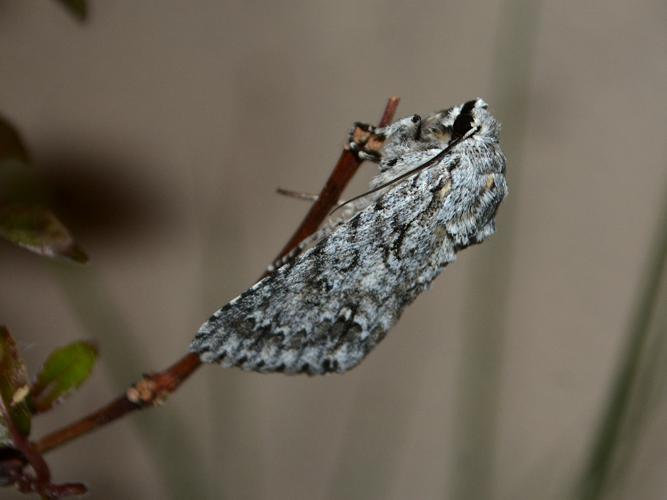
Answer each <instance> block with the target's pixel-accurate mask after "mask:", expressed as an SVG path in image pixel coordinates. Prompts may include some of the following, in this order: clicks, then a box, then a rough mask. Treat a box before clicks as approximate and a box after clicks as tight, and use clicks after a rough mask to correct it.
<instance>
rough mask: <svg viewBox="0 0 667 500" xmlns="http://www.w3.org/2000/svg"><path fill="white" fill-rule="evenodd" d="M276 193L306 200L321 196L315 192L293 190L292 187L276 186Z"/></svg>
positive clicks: (313, 199) (315, 199)
mask: <svg viewBox="0 0 667 500" xmlns="http://www.w3.org/2000/svg"><path fill="white" fill-rule="evenodd" d="M276 193H278V194H281V195H283V196H287V197H288V198H294V199H295V200H304V201H317V199H318V198H319V196H318V195H317V194H315V193H305V192H303V191H292V190H291V189H284V188H281V187H279V188H276Z"/></svg>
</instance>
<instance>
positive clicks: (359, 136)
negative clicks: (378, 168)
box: [347, 122, 386, 163]
mask: <svg viewBox="0 0 667 500" xmlns="http://www.w3.org/2000/svg"><path fill="white" fill-rule="evenodd" d="M385 139H386V136H385V135H384V134H383V133H381V132H378V129H377V128H375V127H374V126H373V125H369V124H368V123H361V122H355V124H354V127H352V129H351V130H350V133H349V134H348V140H347V149H348V150H350V151H352V153H354V154H355V155H356V156H357V158H359V159H360V160H369V161H372V162H374V163H380V161H382V155H381V154H380V149H382V146H383V144H384V141H385Z"/></svg>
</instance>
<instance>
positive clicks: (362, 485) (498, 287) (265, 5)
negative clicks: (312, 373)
mask: <svg viewBox="0 0 667 500" xmlns="http://www.w3.org/2000/svg"><path fill="white" fill-rule="evenodd" d="M665 26H667V4H666V3H665V2H664V1H658V0H638V1H634V2H627V1H620V0H606V1H602V0H597V1H593V2H575V1H572V0H568V1H564V2H546V1H542V2H540V1H531V0H496V1H490V2H454V1H442V0H439V1H430V0H429V1H417V2H402V1H397V0H392V1H384V2H382V1H361V2H360V1H349V0H341V1H337V2H322V1H312V0H311V1H301V0H298V1H293V2H270V1H259V0H257V1H242V0H225V1H217V0H216V1H213V0H201V1H199V2H186V3H184V2H178V1H173V0H169V1H163V2H136V1H129V0H117V1H114V2H102V1H94V0H92V1H91V3H90V12H89V16H88V19H87V20H86V21H85V22H79V21H77V20H76V19H75V18H74V17H73V16H71V15H70V14H69V13H68V12H67V11H66V10H65V9H63V8H62V6H61V5H59V4H58V3H57V2H44V1H42V0H0V75H1V80H0V113H1V114H3V115H4V116H6V117H7V118H8V119H9V120H11V122H12V123H13V124H14V125H15V126H16V127H17V128H18V129H19V130H20V131H21V133H22V135H23V138H24V140H25V142H26V143H27V145H28V147H29V149H30V151H31V155H32V163H33V164H34V167H33V168H35V169H36V170H37V171H38V172H39V174H40V175H42V176H43V177H44V179H45V180H46V181H47V185H48V186H49V188H50V190H51V193H52V199H53V204H54V205H53V206H54V211H55V212H56V213H57V214H58V215H59V216H60V218H61V220H63V221H64V222H65V223H66V224H67V226H68V227H69V228H70V229H71V231H72V233H73V234H74V235H75V237H76V239H77V240H78V241H79V243H80V244H81V245H82V246H83V247H84V248H85V250H86V251H87V253H88V254H89V255H90V257H91V260H90V262H89V264H88V265H85V266H82V265H77V264H75V263H70V262H68V261H63V260H57V261H52V260H48V259H45V258H43V257H39V256H36V255H34V254H31V253H28V252H26V251H25V250H21V249H19V248H16V247H14V246H12V245H11V244H9V243H7V242H4V241H0V279H1V280H2V281H1V283H2V286H1V287H0V313H1V314H0V323H3V324H6V325H7V326H8V328H9V329H10V331H11V332H12V334H13V336H14V337H15V339H16V341H17V343H18V345H19V348H20V349H21V351H22V353H23V355H24V357H25V358H26V360H27V362H28V365H29V367H30V369H31V370H32V371H33V372H34V371H35V370H37V368H38V367H39V365H40V363H41V362H42V360H43V359H44V357H45V356H46V355H47V354H48V353H49V352H50V351H51V350H53V349H54V348H55V347H57V346H60V345H63V344H65V343H67V342H70V341H73V340H77V339H92V340H94V341H96V342H97V345H98V347H99V350H100V353H101V357H100V361H99V364H98V366H97V367H96V369H95V372H94V375H93V377H92V379H91V381H90V382H88V384H87V385H86V386H84V387H83V388H82V389H81V391H79V392H78V393H77V395H75V396H73V397H72V398H71V400H69V401H68V402H67V404H64V405H63V406H62V407H60V408H58V409H57V410H54V411H53V412H52V413H50V414H48V415H44V416H41V417H39V418H37V419H36V420H35V422H34V431H33V436H35V437H39V436H41V435H43V434H45V433H46V432H48V431H50V430H53V429H55V428H57V427H59V426H60V425H63V424H65V423H67V422H70V421H71V420H73V419H74V418H78V417H80V416H82V415H83V414H85V413H87V412H89V411H91V410H93V409H95V408H97V407H98V406H99V405H101V404H103V403H106V402H107V401H109V400H110V399H111V398H112V397H115V396H116V395H117V394H119V393H120V392H122V391H123V390H124V389H125V388H126V387H127V385H128V384H129V383H131V382H132V381H134V380H136V379H137V378H138V377H139V376H140V375H141V374H142V373H143V372H149V371H151V370H158V369H163V368H165V367H166V366H167V365H168V364H170V363H171V362H173V361H174V360H176V359H177V358H178V357H179V356H180V355H182V354H183V353H184V352H185V349H186V348H187V345H188V344H189V342H190V340H191V338H192V336H193V334H194V332H195V331H196V330H197V328H198V327H199V325H200V324H201V323H202V322H203V321H204V320H205V319H206V318H207V317H208V316H209V315H210V314H211V313H212V312H213V311H214V310H215V309H217V308H218V307H219V306H220V305H222V304H224V303H225V302H227V301H228V300H229V299H231V298H233V297H234V296H236V295H237V294H238V293H240V292H241V291H243V290H244V289H246V288H247V287H248V286H250V285H251V284H252V283H253V282H254V281H255V280H256V278H257V277H258V276H259V275H260V273H261V272H262V271H263V269H264V268H265V266H266V265H267V264H268V263H269V262H270V261H271V259H272V258H273V257H274V256H275V255H276V253H277V252H278V250H279V249H280V248H281V247H282V245H283V244H284V243H285V241H286V240H287V238H288V237H289V236H290V235H291V233H292V231H293V230H294V228H295V227H296V225H297V223H298V222H299V221H300V218H301V217H302V215H303V214H304V213H305V210H306V209H307V204H305V203H304V202H300V201H297V200H292V199H287V198H283V197H279V196H278V195H276V194H275V188H276V187H278V186H281V187H286V188H289V189H294V190H300V191H310V192H315V191H318V190H319V188H320V187H321V185H322V183H323V182H324V180H325V179H326V177H327V176H328V174H329V172H330V169H331V168H332V167H333V165H334V163H335V161H336V159H337V157H338V154H339V152H340V150H341V147H342V145H343V142H344V138H345V136H346V132H347V130H348V128H349V126H350V125H351V123H352V122H353V121H355V120H361V121H367V122H374V121H377V120H378V118H379V116H380V113H381V111H382V109H383V107H384V104H385V101H386V98H387V97H388V96H390V95H398V96H401V99H402V100H401V105H400V107H399V111H398V115H399V116H403V115H410V114H413V113H427V112H429V111H433V110H436V109H440V108H443V107H448V106H450V105H454V104H458V103H461V102H463V101H465V100H468V99H471V98H474V97H477V96H481V97H483V98H484V99H485V100H487V102H489V104H490V110H491V111H492V112H493V113H494V114H495V115H496V117H497V118H498V119H499V120H500V121H501V122H502V123H503V136H502V143H503V149H504V150H505V152H506V154H507V157H508V182H509V186H510V196H509V197H508V199H507V200H506V202H505V203H504V205H503V207H502V208H501V210H500V213H499V216H498V219H497V228H498V232H497V235H496V236H494V237H493V238H492V239H490V240H488V241H487V242H486V243H484V245H481V246H479V247H476V248H471V249H470V250H468V251H466V252H464V253H463V254H461V255H460V257H459V259H458V261H457V263H456V264H455V265H453V266H450V267H449V268H447V270H446V272H445V273H443V275H442V277H441V278H440V279H438V280H437V281H436V282H435V283H434V286H433V287H432V289H431V290H430V291H429V292H428V293H426V294H424V295H423V296H421V297H419V299H418V300H417V301H416V303H415V304H414V305H413V306H411V307H410V308H409V309H408V310H407V311H406V312H405V314H404V316H403V319H402V320H401V321H400V323H399V324H398V325H397V326H396V327H395V328H394V329H393V330H392V331H391V333H390V335H389V336H388V337H387V339H386V340H385V341H384V342H383V343H382V344H381V345H380V346H379V347H378V348H377V349H376V350H375V351H374V352H373V353H372V354H371V355H370V356H369V358H367V360H366V361H365V362H364V363H362V364H361V365H360V366H359V367H358V368H356V369H355V370H353V371H352V372H350V373H349V374H346V375H343V376H327V377H314V378H307V377H286V376H281V375H258V374H254V373H244V372H241V371H239V370H226V369H222V368H220V367H218V366H206V367H204V368H203V369H201V370H200V371H199V372H198V373H196V374H195V375H194V376H193V377H192V378H191V379H190V380H189V381H188V382H187V383H186V384H185V385H184V386H183V387H182V388H181V390H179V391H178V392H177V393H176V394H175V395H174V396H173V397H172V398H171V399H170V400H169V401H168V402H167V404H166V405H164V407H162V408H160V409H157V410H151V411H147V412H143V413H141V414H136V415H133V416H130V417H128V418H125V419H123V420H121V421H119V422H117V423H115V424H113V425H111V426H108V427H106V428H104V429H103V430H101V431H99V432H97V433H95V434H92V435H89V436H87V437H85V438H82V439H80V440H77V441H75V442H73V443H71V444H69V445H68V446H66V447H63V448H62V449H58V450H56V451H54V452H53V453H51V454H49V455H48V456H47V458H48V460H49V463H50V464H51V465H52V469H53V474H54V478H55V480H56V481H75V480H81V481H85V482H86V483H87V484H88V486H89V487H90V489H91V494H90V498H99V499H117V498H144V499H188V498H196V499H269V498H270V499H305V498H308V499H327V500H332V499H413V498H414V499H448V500H459V499H493V500H509V499H536V498H539V499H563V498H577V499H584V498H585V499H588V500H590V499H595V498H605V499H626V498H633V499H656V500H657V499H663V498H665V491H666V489H667V480H666V479H665V474H664V470H665V467H666V466H667V433H666V432H665V426H666V424H665V422H666V419H667V396H665V384H664V381H665V380H667V370H666V369H665V366H667V364H666V362H667V349H666V348H665V347H663V346H662V343H661V340H662V336H664V335H665V334H667V313H666V309H665V305H666V304H667V298H666V297H667V293H666V291H665V290H664V288H665V286H664V285H665V283H664V282H665V281H667V280H665V279H663V277H662V272H661V270H662V267H663V263H664V262H663V261H664V241H662V240H663V239H664V235H663V233H664V232H665V228H666V226H667V217H665V215H664V212H665V210H666V209H667V206H666V200H667V168H666V167H667V154H666V153H667V146H666V144H667V141H665V139H664V135H665V130H667V99H666V98H665V89H667V58H666V57H665V54H667V30H666V29H665ZM373 170H374V167H373V166H372V165H369V166H366V167H363V168H362V171H361V172H360V174H359V176H358V178H357V179H356V180H355V182H354V183H353V185H352V186H351V187H350V190H349V191H348V193H358V192H361V191H362V190H363V189H364V185H365V182H367V180H368V179H369V178H370V176H371V175H372V174H373ZM582 484H583V485H584V486H585V487H582ZM2 493H3V498H23V497H22V496H20V495H18V494H17V493H13V492H11V491H9V490H5V491H3V492H2Z"/></svg>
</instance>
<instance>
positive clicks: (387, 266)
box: [190, 166, 454, 374]
mask: <svg viewBox="0 0 667 500" xmlns="http://www.w3.org/2000/svg"><path fill="white" fill-rule="evenodd" d="M448 179H449V174H448V173H447V170H446V169H445V168H444V167H439V166H436V167H434V168H431V169H428V170H426V171H423V172H421V173H419V174H418V175H417V176H415V178H414V179H407V180H405V181H402V182H401V183H399V184H397V185H395V186H393V187H392V188H391V189H390V190H388V191H387V192H385V193H384V194H383V195H381V196H380V197H379V198H377V199H376V200H375V201H374V202H373V203H372V204H371V205H369V206H367V207H366V208H364V209H362V210H361V211H360V212H359V213H357V214H356V215H354V216H353V217H352V218H351V219H350V220H348V221H346V222H344V223H342V224H339V225H338V226H337V227H335V228H334V229H333V231H332V232H331V234H329V235H328V236H326V237H325V238H323V239H320V240H319V241H317V242H316V243H315V245H314V246H313V247H312V248H310V249H308V250H306V251H305V252H303V253H302V254H301V255H299V256H297V257H296V258H295V259H294V260H292V261H291V262H289V263H288V264H287V265H284V266H283V267H281V268H279V269H278V270H277V271H275V272H274V273H273V274H271V275H269V276H268V277H266V278H264V279H263V280H261V281H260V282H258V283H257V284H255V285H254V286H253V287H252V288H250V289H248V290H247V291H245V292H244V293H242V294H241V295H240V296H239V297H237V298H236V299H234V300H232V301H231V302H230V303H228V304H227V305H225V306H224V307H222V308H221V309H220V310H218V311H217V312H216V313H214V314H213V316H211V318H210V319H209V320H208V321H207V322H205V323H204V324H203V325H202V327H201V328H200V329H199V331H198V333H197V335H196V337H195V339H194V340H193V342H192V344H191V346H190V350H191V351H192V352H194V353H197V354H199V356H200V357H201V359H202V360H203V361H205V362H218V363H221V364H222V365H223V366H228V367H229V366H239V367H241V368H243V369H246V370H255V371H260V372H274V371H278V372H285V373H290V374H294V373H310V374H320V373H326V372H332V371H335V372H344V371H347V370H349V369H350V368H352V367H354V366H356V365H357V364H358V363H359V362H360V361H361V360H362V359H363V358H364V357H365V356H366V354H368V352H369V351H370V350H371V349H372V348H373V347H374V346H375V345H376V344H377V343H378V342H379V341H380V340H382V338H384V336H385V334H386V332H387V330H388V329H389V328H390V327H391V326H392V325H393V324H394V323H395V322H396V321H397V320H398V318H399V316H400V314H401V312H402V310H403V308H404V307H405V306H406V305H407V304H408V303H410V302H411V301H412V300H413V299H414V298H415V297H416V295H417V294H418V293H419V292H421V291H422V290H423V289H424V288H426V287H427V286H428V284H429V283H430V281H431V280H432V279H433V278H434V277H435V275H437V273H438V272H439V271H440V269H441V268H442V267H443V266H444V265H445V264H446V262H448V261H451V260H453V255H454V251H453V250H452V249H451V248H448V246H447V245H444V246H443V242H444V240H445V239H446V235H445V234H444V230H438V221H437V218H438V217H437V213H438V210H439V209H440V207H441V206H442V198H443V196H446V191H447V186H448V183H449V186H451V183H450V182H449V180H448ZM443 252H444V253H443ZM444 254H447V255H444Z"/></svg>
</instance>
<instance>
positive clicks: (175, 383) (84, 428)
mask: <svg viewBox="0 0 667 500" xmlns="http://www.w3.org/2000/svg"><path fill="white" fill-rule="evenodd" d="M398 103H399V98H398V97H390V98H389V99H388V101H387V105H386V107H385V110H384V113H383V114H382V118H381V119H380V122H379V123H378V126H379V127H384V126H387V125H389V123H391V122H392V120H393V118H394V114H395V113H396V108H397V107H398ZM361 162H362V160H360V159H359V158H358V157H357V155H355V154H354V153H353V152H351V151H350V150H349V149H348V148H347V147H346V148H345V149H344V150H343V152H342V153H341V155H340V158H339V159H338V162H337V163H336V166H335V167H334V169H333V172H332V173H331V175H330V176H329V179H327V182H326V183H325V185H324V187H323V188H322V191H321V192H320V194H319V196H318V199H317V201H316V202H315V203H313V205H312V206H311V207H310V210H309V211H308V213H307V214H306V216H305V217H304V219H303V221H302V222H301V224H300V225H299V227H298V229H297V230H296V231H295V233H294V235H293V236H292V237H291V238H290V240H289V241H288V242H287V244H286V245H285V247H284V248H283V249H282V251H281V252H280V254H278V257H276V260H280V259H281V258H282V257H284V256H285V255H287V254H288V253H289V252H291V251H292V250H293V249H294V248H296V247H297V245H298V244H299V243H300V242H301V241H303V240H304V239H305V238H307V237H308V236H310V235H311V234H313V233H314V232H315V231H317V228H318V227H319V226H320V224H321V223H322V222H323V221H324V219H326V217H327V215H328V214H329V212H330V211H331V209H332V208H333V207H334V206H336V204H337V203H338V200H339V198H340V195H341V193H342V192H343V190H344V189H345V187H346V186H347V185H348V183H349V182H350V180H351V179H352V177H353V176H354V174H355V173H356V171H357V169H358V168H359V165H360V164H361ZM200 366H201V361H200V360H199V357H198V356H197V355H195V354H186V355H185V356H183V357H182V358H181V359H179V360H178V361H177V362H176V363H174V364H173V365H171V366H170V367H169V368H167V369H166V370H164V371H161V372H158V373H155V374H152V375H146V376H144V377H143V378H142V379H141V380H139V381H138V382H137V383H135V384H134V385H132V387H130V388H129V389H128V390H127V391H126V393H125V394H123V395H122V396H119V397H118V398H116V399H115V400H113V401H112V402H111V403H108V404H107V405H106V406H103V407H102V408H100V409H99V410H97V411H95V412H93V413H91V414H89V415H87V416H85V417H83V418H82V419H80V420H78V421H76V422H74V423H72V424H69V425H67V426H65V427H63V428H61V429H59V430H57V431H54V432H52V433H51V434H48V435H46V436H44V437H43V438H41V439H40V440H39V441H37V442H36V443H35V445H34V449H35V450H36V451H37V452H38V453H46V452H48V451H51V450H53V449H55V448H58V447H60V446H62V445H64V444H66V443H68V442H70V441H72V440H74V439H76V438H78V437H80V436H82V435H84V434H87V433H89V432H92V431H94V430H95V429H98V428H100V427H102V426H104V425H107V424H109V423H111V422H113V421H115V420H118V419H119V418H122V417H124V416H125V415H127V414H128V413H132V412H134V411H136V410H141V409H144V408H150V407H152V406H156V405H158V404H160V403H162V402H164V401H165V400H166V399H167V397H168V396H169V395H170V394H171V393H173V392H174V391H176V389H178V387H179V386H180V385H181V384H182V383H183V382H184V381H185V380H187V378H188V377H189V376H190V375H192V374H193V373H194V372H195V371H196V370H197V369H198V368H199V367H200Z"/></svg>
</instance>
